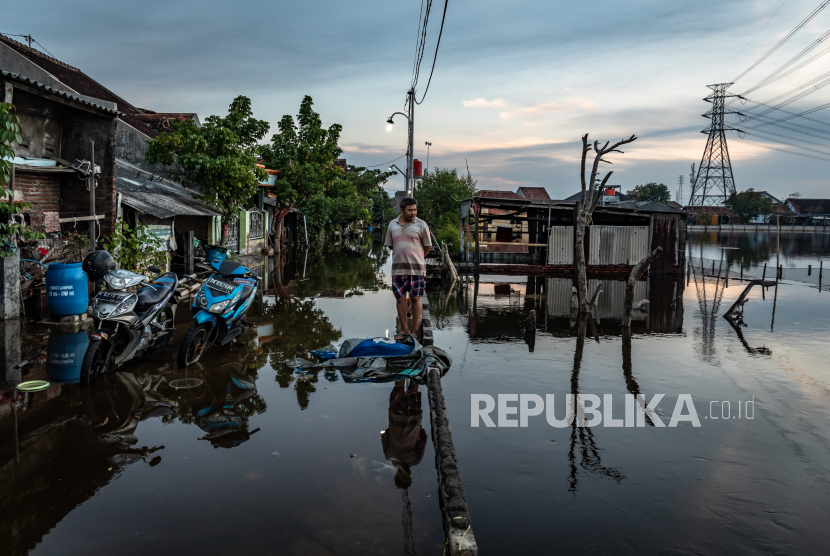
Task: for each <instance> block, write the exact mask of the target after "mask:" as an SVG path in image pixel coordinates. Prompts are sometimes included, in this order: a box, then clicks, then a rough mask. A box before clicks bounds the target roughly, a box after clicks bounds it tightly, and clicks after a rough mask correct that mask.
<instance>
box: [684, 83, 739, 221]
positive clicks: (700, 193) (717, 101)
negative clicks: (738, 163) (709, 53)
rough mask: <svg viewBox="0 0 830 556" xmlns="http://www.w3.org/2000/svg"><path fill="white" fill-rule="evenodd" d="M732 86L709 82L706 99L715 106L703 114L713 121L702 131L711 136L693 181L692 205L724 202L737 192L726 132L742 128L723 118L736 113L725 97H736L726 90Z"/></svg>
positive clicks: (712, 204) (699, 205)
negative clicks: (731, 124) (710, 90)
mask: <svg viewBox="0 0 830 556" xmlns="http://www.w3.org/2000/svg"><path fill="white" fill-rule="evenodd" d="M730 85H732V83H718V84H716V85H707V87H709V88H710V89H712V93H711V94H710V95H709V96H707V97H706V98H705V99H703V100H705V101H706V102H711V103H712V108H710V109H709V111H708V112H706V113H705V114H703V117H705V118H710V119H711V120H712V123H710V124H709V126H708V127H707V128H706V129H704V130H703V131H701V133H706V134H707V135H709V138H708V139H707V140H706V148H705V149H703V157H702V158H701V159H700V166H699V167H698V169H697V175H696V176H695V179H694V180H693V181H692V183H691V186H692V187H691V189H692V193H691V195H690V196H689V206H693V207H701V206H714V205H724V204H725V203H726V200H727V199H728V198H729V196H730V195H731V194H732V193H735V178H734V177H733V176H732V162H731V161H730V160H729V148H728V147H727V146H726V134H725V132H726V131H740V130H739V129H736V128H734V127H732V126H730V125H729V124H727V123H726V122H725V121H724V117H725V116H726V114H736V113H737V112H734V111H733V110H729V109H728V108H726V103H725V101H726V99H727V98H729V97H734V96H737V95H732V94H729V93H728V92H727V90H726V89H727V88H728V87H729V86H730Z"/></svg>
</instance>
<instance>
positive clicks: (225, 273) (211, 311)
mask: <svg viewBox="0 0 830 556" xmlns="http://www.w3.org/2000/svg"><path fill="white" fill-rule="evenodd" d="M211 266H213V268H214V270H216V273H215V274H212V275H211V276H210V278H208V279H207V280H205V283H204V284H203V285H202V288H201V289H200V290H199V293H197V294H196V296H195V297H194V298H193V309H194V310H195V311H198V312H196V314H195V315H194V317H193V319H194V320H195V321H196V323H195V324H194V325H193V327H192V328H191V329H190V330H189V331H188V332H187V335H186V336H185V337H184V340H183V341H182V345H181V346H180V347H179V367H180V368H184V367H187V366H188V365H192V364H193V363H195V362H196V361H198V360H199V358H200V357H201V356H202V354H203V353H204V352H205V350H206V349H207V348H208V346H210V345H212V344H219V345H220V346H224V345H225V344H227V343H229V342H230V341H231V340H233V339H234V338H236V337H237V336H239V335H240V334H242V333H243V332H244V331H245V330H247V329H248V327H249V326H250V324H249V323H248V321H246V320H245V313H247V311H248V308H249V307H250V306H251V303H252V302H253V300H254V296H255V295H256V291H257V284H258V283H259V280H260V278H259V277H258V276H257V274H256V272H254V271H253V270H251V269H249V268H246V267H244V266H242V265H241V264H239V263H235V262H233V261H229V260H223V261H218V262H213V263H212V265H211Z"/></svg>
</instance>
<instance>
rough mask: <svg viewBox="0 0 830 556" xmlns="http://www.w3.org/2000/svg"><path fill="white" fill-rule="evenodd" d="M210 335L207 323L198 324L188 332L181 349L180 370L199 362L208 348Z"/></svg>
mask: <svg viewBox="0 0 830 556" xmlns="http://www.w3.org/2000/svg"><path fill="white" fill-rule="evenodd" d="M208 334H210V325H209V324H207V323H202V324H197V325H196V326H194V327H193V328H191V329H190V330H188V331H187V335H185V337H184V340H182V345H181V346H180V347H179V368H180V369H184V368H185V367H187V366H188V365H192V364H193V363H195V362H196V361H198V360H199V358H200V357H201V356H202V354H203V353H204V352H205V350H206V349H207V347H208Z"/></svg>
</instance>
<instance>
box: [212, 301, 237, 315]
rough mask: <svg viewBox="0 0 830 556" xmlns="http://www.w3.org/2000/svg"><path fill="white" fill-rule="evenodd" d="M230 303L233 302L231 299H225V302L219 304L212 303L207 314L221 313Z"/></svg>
mask: <svg viewBox="0 0 830 556" xmlns="http://www.w3.org/2000/svg"><path fill="white" fill-rule="evenodd" d="M231 301H233V300H232V299H226V300H225V301H220V302H219V303H214V304H213V305H211V306H210V309H208V312H209V313H221V312H222V311H224V310H225V307H227V306H228V305H230V303H231Z"/></svg>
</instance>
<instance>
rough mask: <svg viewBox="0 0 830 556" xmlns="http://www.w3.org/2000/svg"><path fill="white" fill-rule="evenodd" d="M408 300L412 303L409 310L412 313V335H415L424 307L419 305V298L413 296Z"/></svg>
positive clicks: (419, 326) (418, 329)
mask: <svg viewBox="0 0 830 556" xmlns="http://www.w3.org/2000/svg"><path fill="white" fill-rule="evenodd" d="M409 300H410V301H412V306H411V307H410V308H409V310H410V311H412V334H413V335H416V334H418V332H419V331H420V328H421V315H422V314H423V312H424V306H423V305H421V298H420V297H417V296H414V295H413V296H411V297H410V298H409Z"/></svg>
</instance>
